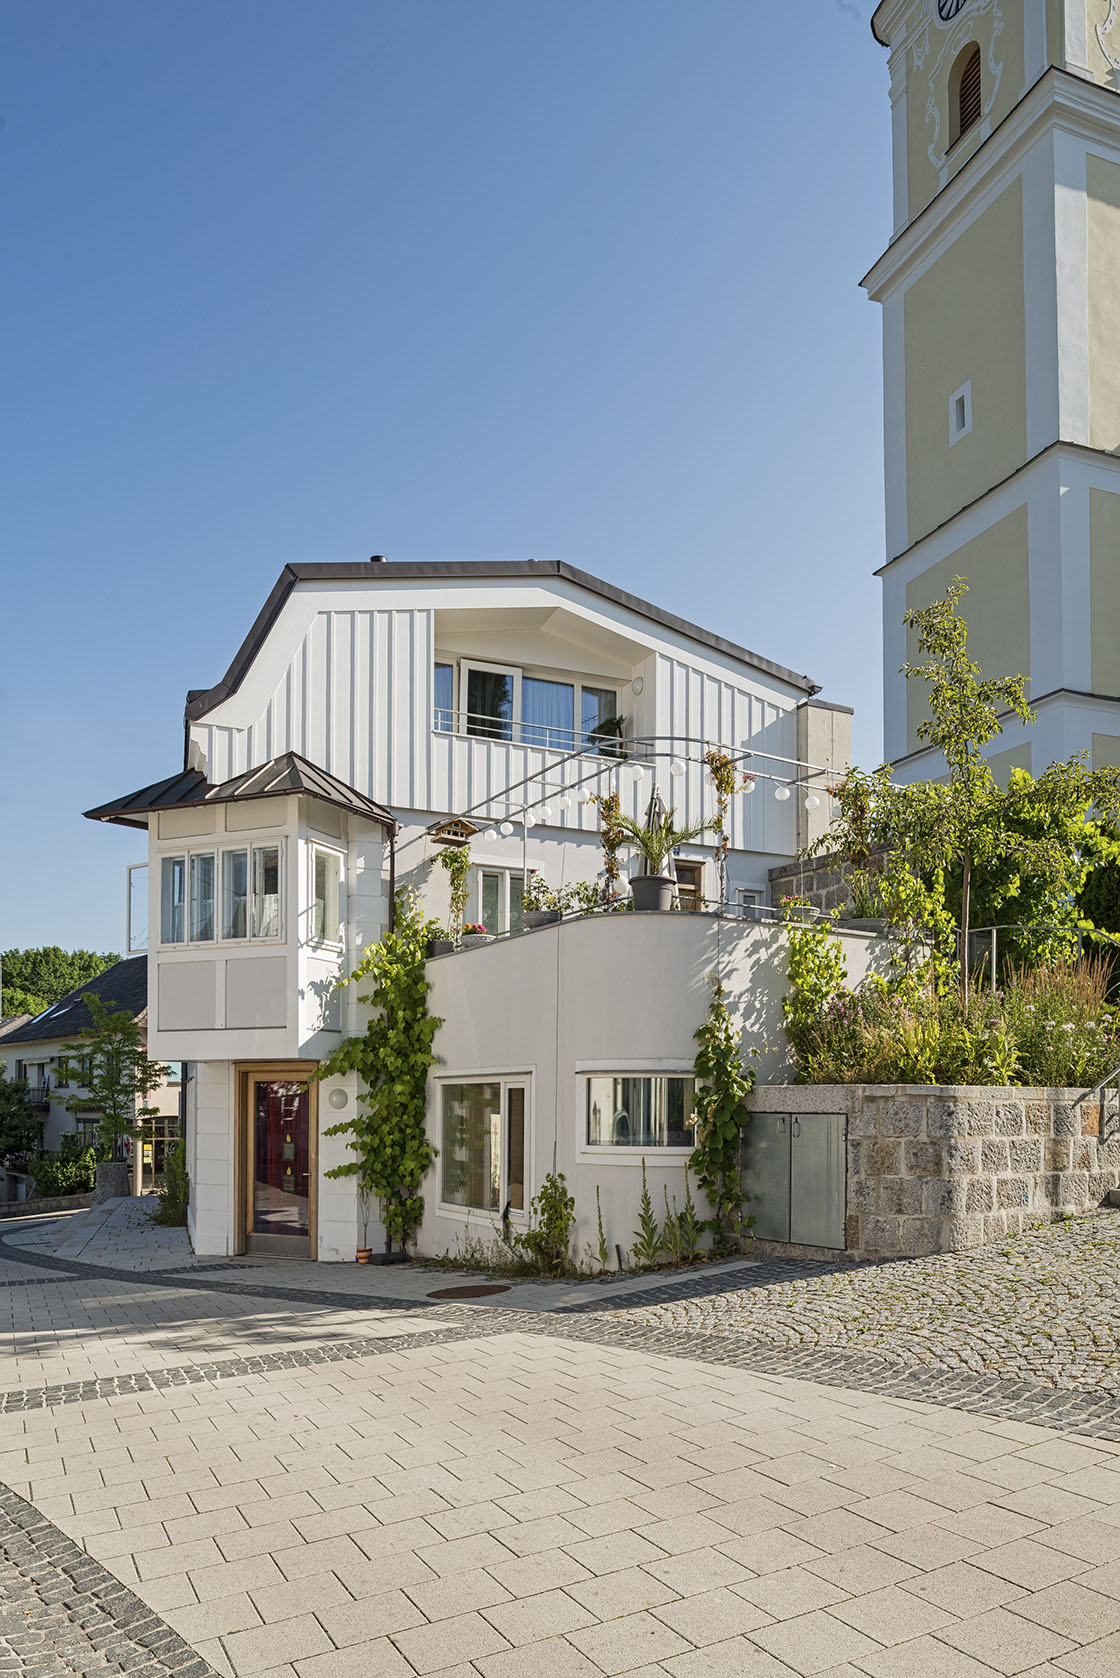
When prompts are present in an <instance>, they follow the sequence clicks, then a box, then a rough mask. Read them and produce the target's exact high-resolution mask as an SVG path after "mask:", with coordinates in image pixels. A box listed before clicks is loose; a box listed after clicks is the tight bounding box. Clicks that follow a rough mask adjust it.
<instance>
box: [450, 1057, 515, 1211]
mask: <svg viewBox="0 0 1120 1678" xmlns="http://www.w3.org/2000/svg"><path fill="white" fill-rule="evenodd" d="M525 1097H526V1084H525V1081H524V1079H519V1080H517V1081H516V1082H513V1081H506V1080H503V1079H498V1078H495V1079H487V1080H485V1081H479V1082H477V1083H446V1084H442V1085H441V1086H440V1101H441V1114H440V1120H441V1140H442V1144H443V1146H442V1149H441V1153H440V1160H441V1170H442V1185H441V1194H442V1199H443V1202H444V1204H445V1205H447V1206H462V1207H466V1208H469V1209H471V1210H473V1211H478V1212H494V1213H498V1214H501V1213H502V1212H503V1211H504V1210H505V1208H506V1207H507V1206H508V1208H509V1210H510V1211H511V1212H523V1211H524V1210H525V1194H526V1171H525V1166H526V1152H525V1148H526V1141H525V1107H526V1100H525Z"/></svg>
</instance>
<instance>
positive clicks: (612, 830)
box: [587, 792, 626, 904]
mask: <svg viewBox="0 0 1120 1678" xmlns="http://www.w3.org/2000/svg"><path fill="white" fill-rule="evenodd" d="M587 802H588V803H589V804H593V805H594V806H595V807H596V809H597V810H598V812H599V843H600V845H601V846H602V848H603V889H602V891H601V892H600V894H599V896H600V899H601V901H602V902H603V903H604V904H609V903H610V902H611V900H612V899H613V897H614V893H615V887H616V886H617V885H618V883H619V881H620V880H621V878H622V869H621V868H620V867H619V862H618V853H619V851H620V850H621V849H622V847H623V845H625V843H626V835H625V834H624V833H623V831H622V825H621V823H622V803H621V800H620V799H619V796H618V794H617V792H592V793H589V794H588V797H587Z"/></svg>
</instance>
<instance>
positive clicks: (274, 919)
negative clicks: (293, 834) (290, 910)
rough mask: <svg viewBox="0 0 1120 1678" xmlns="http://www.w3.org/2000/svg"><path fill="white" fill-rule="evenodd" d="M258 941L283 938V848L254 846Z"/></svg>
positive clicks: (256, 934)
mask: <svg viewBox="0 0 1120 1678" xmlns="http://www.w3.org/2000/svg"><path fill="white" fill-rule="evenodd" d="M252 927H253V937H254V938H279V936H280V847H279V845H254V846H253V916H252Z"/></svg>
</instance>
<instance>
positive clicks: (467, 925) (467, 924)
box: [463, 921, 486, 935]
mask: <svg viewBox="0 0 1120 1678" xmlns="http://www.w3.org/2000/svg"><path fill="white" fill-rule="evenodd" d="M485 931H486V928H485V927H484V926H482V925H480V924H479V923H478V922H477V921H464V922H463V933H464V935H465V934H466V933H468V932H485Z"/></svg>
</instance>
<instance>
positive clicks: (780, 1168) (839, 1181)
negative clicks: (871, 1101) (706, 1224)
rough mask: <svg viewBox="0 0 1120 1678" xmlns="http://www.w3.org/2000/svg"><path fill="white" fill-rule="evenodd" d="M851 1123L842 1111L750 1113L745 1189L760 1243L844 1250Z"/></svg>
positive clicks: (745, 1147) (745, 1135) (745, 1146)
mask: <svg viewBox="0 0 1120 1678" xmlns="http://www.w3.org/2000/svg"><path fill="white" fill-rule="evenodd" d="M847 1122H848V1121H847V1115H846V1114H844V1113H752V1114H751V1117H750V1120H749V1122H748V1123H747V1124H746V1125H745V1126H744V1129H743V1146H742V1169H743V1191H744V1194H745V1196H746V1197H747V1202H746V1207H745V1210H746V1211H747V1212H750V1213H753V1214H754V1226H753V1228H754V1234H755V1235H756V1236H758V1238H759V1240H760V1241H792V1242H796V1243H797V1244H798V1245H799V1246H804V1247H833V1248H836V1249H837V1250H840V1251H842V1250H843V1247H844V1214H845V1211H846V1208H847V1193H846V1188H847V1185H846V1175H847V1173H846V1155H847V1148H846V1142H847Z"/></svg>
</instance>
